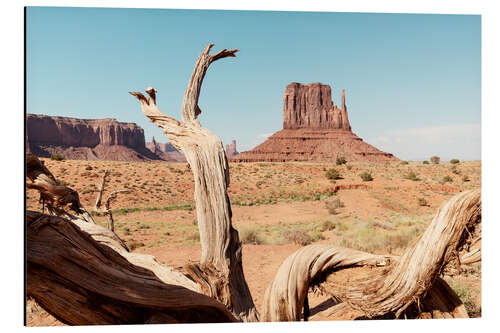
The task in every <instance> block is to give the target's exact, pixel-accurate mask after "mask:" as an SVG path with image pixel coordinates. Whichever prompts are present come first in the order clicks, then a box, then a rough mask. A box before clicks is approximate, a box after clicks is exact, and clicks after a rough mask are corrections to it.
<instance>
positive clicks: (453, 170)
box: [451, 165, 460, 175]
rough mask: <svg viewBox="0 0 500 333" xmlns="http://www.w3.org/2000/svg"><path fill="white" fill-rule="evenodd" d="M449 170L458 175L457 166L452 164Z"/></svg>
mask: <svg viewBox="0 0 500 333" xmlns="http://www.w3.org/2000/svg"><path fill="white" fill-rule="evenodd" d="M451 172H453V173H454V174H455V175H459V174H460V171H459V170H458V169H457V166H456V165H454V166H452V167H451Z"/></svg>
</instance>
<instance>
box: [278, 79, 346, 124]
mask: <svg viewBox="0 0 500 333" xmlns="http://www.w3.org/2000/svg"><path fill="white" fill-rule="evenodd" d="M297 128H326V129H342V130H345V131H351V125H350V124H349V119H348V117H347V107H346V104H345V92H344V90H342V101H341V108H340V109H339V108H338V107H337V105H335V104H334V103H333V101H332V90H331V88H330V86H328V85H325V84H321V83H310V84H306V85H303V84H300V83H297V82H293V83H290V84H289V85H288V86H287V87H286V89H285V94H284V96H283V129H297Z"/></svg>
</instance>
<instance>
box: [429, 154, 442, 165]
mask: <svg viewBox="0 0 500 333" xmlns="http://www.w3.org/2000/svg"><path fill="white" fill-rule="evenodd" d="M430 160H431V162H432V164H439V161H440V160H441V159H440V158H439V156H432V157H431V158H430Z"/></svg>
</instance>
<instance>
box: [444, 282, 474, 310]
mask: <svg viewBox="0 0 500 333" xmlns="http://www.w3.org/2000/svg"><path fill="white" fill-rule="evenodd" d="M448 282H450V281H449V280H448ZM450 286H451V289H453V291H454V292H455V293H456V294H457V296H458V298H460V300H461V301H462V303H463V304H464V306H465V310H467V313H468V314H469V317H471V318H474V317H479V316H481V305H478V304H476V302H475V294H477V291H473V290H472V288H470V287H469V286H467V285H466V284H464V283H460V282H451V283H450Z"/></svg>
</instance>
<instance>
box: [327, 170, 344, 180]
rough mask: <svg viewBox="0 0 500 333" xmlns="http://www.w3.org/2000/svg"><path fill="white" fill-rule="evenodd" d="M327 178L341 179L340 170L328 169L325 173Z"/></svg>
mask: <svg viewBox="0 0 500 333" xmlns="http://www.w3.org/2000/svg"><path fill="white" fill-rule="evenodd" d="M325 176H326V178H328V179H330V180H336V179H340V178H341V177H340V172H339V171H338V170H337V169H333V168H332V169H328V171H327V172H326V173H325Z"/></svg>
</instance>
